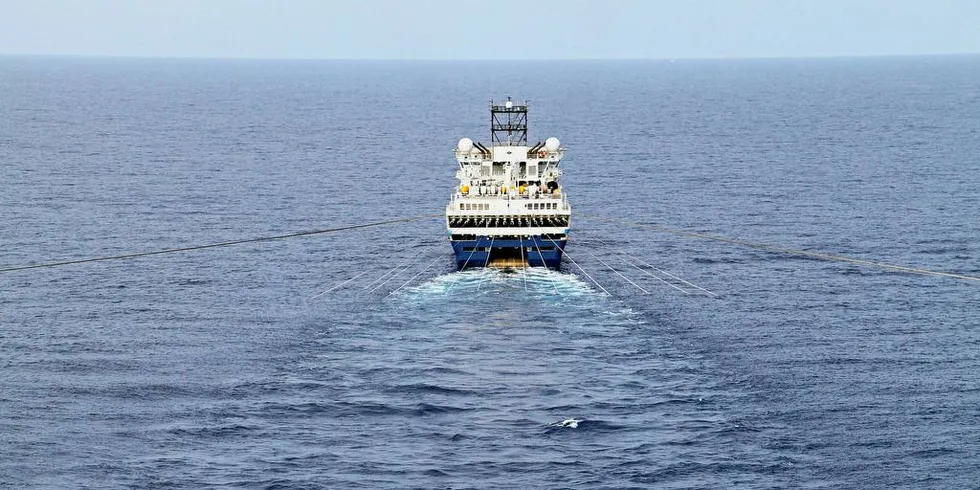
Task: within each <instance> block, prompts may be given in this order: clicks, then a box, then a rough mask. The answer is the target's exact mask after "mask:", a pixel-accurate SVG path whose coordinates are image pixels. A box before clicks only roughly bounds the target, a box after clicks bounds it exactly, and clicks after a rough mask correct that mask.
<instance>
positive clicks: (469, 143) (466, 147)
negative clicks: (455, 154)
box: [456, 138, 473, 153]
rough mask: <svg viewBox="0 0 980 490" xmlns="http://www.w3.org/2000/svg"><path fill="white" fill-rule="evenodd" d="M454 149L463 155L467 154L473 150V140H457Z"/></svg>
mask: <svg viewBox="0 0 980 490" xmlns="http://www.w3.org/2000/svg"><path fill="white" fill-rule="evenodd" d="M456 149H457V150H459V151H461V152H463V153H467V152H469V151H470V150H472V149H473V140H471V139H469V138H463V139H461V140H459V144H457V145H456Z"/></svg>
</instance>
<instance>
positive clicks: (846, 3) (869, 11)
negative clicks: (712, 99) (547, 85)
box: [0, 0, 980, 59]
mask: <svg viewBox="0 0 980 490" xmlns="http://www.w3.org/2000/svg"><path fill="white" fill-rule="evenodd" d="M0 53H5V54H57V55H64V54H68V55H109V56H154V57H156V56H167V57H246V58H342V59H349V58H356V59H576V58H746V57H773V56H778V57H783V56H864V55H901V54H946V53H980V1H978V0H920V1H911V0H813V1H790V0H787V1H779V0H729V1H722V0H715V1H708V0H686V1H685V0H674V1H657V0H648V1H644V0H604V1H592V0H565V1H560V0H480V1H451V0H416V1H397V0H362V1H355V0H321V1H317V0H278V1H274V0H0Z"/></svg>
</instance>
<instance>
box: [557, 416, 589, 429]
mask: <svg viewBox="0 0 980 490" xmlns="http://www.w3.org/2000/svg"><path fill="white" fill-rule="evenodd" d="M581 422H585V419H576V418H570V419H565V420H562V421H561V422H555V423H553V424H551V426H552V427H564V428H566V429H578V424H579V423H581Z"/></svg>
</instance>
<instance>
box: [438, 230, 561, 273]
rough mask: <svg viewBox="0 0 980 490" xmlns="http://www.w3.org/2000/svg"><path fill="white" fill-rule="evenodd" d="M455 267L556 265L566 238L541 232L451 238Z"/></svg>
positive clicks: (557, 265) (550, 267)
mask: <svg viewBox="0 0 980 490" xmlns="http://www.w3.org/2000/svg"><path fill="white" fill-rule="evenodd" d="M450 243H451V244H452V246H453V253H454V254H455V256H456V269H457V270H463V269H469V268H473V267H523V266H527V267H547V268H549V269H555V270H557V269H559V268H560V267H561V256H562V252H563V251H564V249H565V244H566V243H567V239H566V238H558V239H556V238H550V237H546V236H542V235H531V236H525V237H523V238H517V237H506V238H504V237H489V236H476V237H475V238H474V239H471V240H458V239H457V240H451V241H450Z"/></svg>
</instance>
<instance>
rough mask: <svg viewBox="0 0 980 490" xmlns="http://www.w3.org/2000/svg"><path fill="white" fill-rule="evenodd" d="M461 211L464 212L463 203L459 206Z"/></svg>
mask: <svg viewBox="0 0 980 490" xmlns="http://www.w3.org/2000/svg"><path fill="white" fill-rule="evenodd" d="M459 210H460V211H462V210H463V203H460V204H459Z"/></svg>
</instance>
